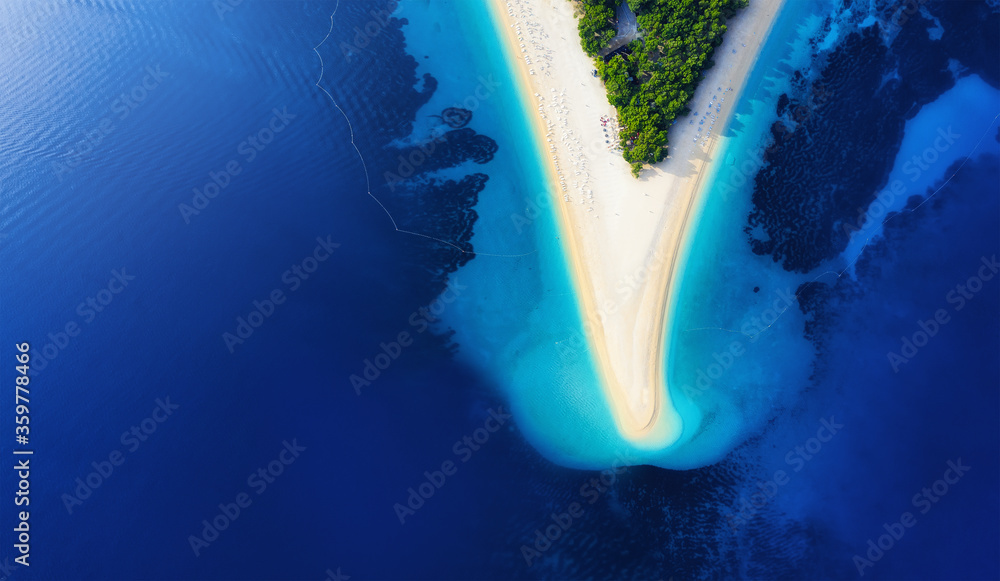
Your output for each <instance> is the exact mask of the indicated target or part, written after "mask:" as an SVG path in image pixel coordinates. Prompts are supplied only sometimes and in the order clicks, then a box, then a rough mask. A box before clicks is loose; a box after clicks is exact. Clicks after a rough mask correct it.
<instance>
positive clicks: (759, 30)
mask: <svg viewBox="0 0 1000 581" xmlns="http://www.w3.org/2000/svg"><path fill="white" fill-rule="evenodd" d="M783 1H784V0H751V5H750V7H749V8H747V9H745V10H743V11H742V12H741V13H740V14H739V15H738V16H737V17H736V18H735V19H733V20H732V21H730V22H729V29H728V31H727V32H726V36H725V42H724V43H723V45H722V46H720V47H719V48H718V49H717V50H716V53H715V58H714V60H715V66H714V67H713V68H712V69H711V70H710V71H709V72H708V74H707V76H706V78H705V79H703V80H702V82H701V84H700V86H699V89H698V91H697V93H696V95H695V98H694V99H693V100H692V102H691V105H690V107H691V109H692V111H693V112H696V113H697V115H694V114H692V115H689V116H687V117H681V118H679V119H678V121H677V123H676V125H675V126H674V127H673V128H672V130H671V132H670V149H669V150H668V152H669V155H670V157H669V158H668V159H667V160H665V161H664V162H662V163H660V164H658V165H657V166H655V167H653V168H652V169H649V168H647V169H645V170H644V171H643V173H642V175H641V177H640V179H638V180H637V179H635V178H633V177H632V175H631V171H630V168H629V165H628V163H626V162H625V161H624V160H623V159H622V157H621V154H620V153H619V152H612V151H609V150H608V147H609V145H608V144H606V143H605V140H607V141H610V142H611V143H612V144H613V143H614V142H615V141H616V140H617V139H616V134H617V131H616V130H614V129H612V128H611V127H610V124H609V127H608V131H607V133H605V132H604V128H603V127H602V125H601V121H600V119H601V117H602V116H605V117H612V118H613V117H614V116H615V111H614V108H613V107H612V106H611V105H610V104H609V103H608V100H607V96H606V92H605V89H604V86H603V83H602V82H601V81H600V80H599V79H597V78H595V77H593V76H592V72H591V71H592V70H593V69H594V66H593V62H592V61H591V59H590V58H589V57H587V56H586V55H585V54H584V52H583V50H582V49H581V48H580V42H579V36H578V33H577V23H576V18H575V16H574V14H573V12H574V9H575V4H574V3H571V2H569V1H568V0H492V9H493V11H494V13H495V15H496V17H497V18H496V21H497V22H498V25H500V26H502V27H503V28H504V33H505V36H506V38H507V41H508V42H507V45H506V48H507V49H508V50H509V51H511V54H513V55H516V62H517V64H518V68H519V73H520V75H521V76H522V80H523V82H524V84H525V86H530V87H531V88H530V89H529V90H528V92H527V94H525V95H524V96H525V98H527V99H529V100H530V101H531V109H532V110H534V111H535V112H536V115H535V116H534V119H533V121H534V125H535V130H536V134H537V137H538V140H539V143H540V147H541V148H542V149H543V150H544V151H545V152H546V153H547V156H548V158H549V160H550V167H549V173H550V180H551V183H552V191H551V195H552V196H553V198H554V200H555V202H556V207H557V208H559V215H560V225H561V229H562V231H563V233H564V235H563V236H562V239H563V241H564V242H565V247H566V251H567V253H568V255H569V258H570V262H571V264H572V265H573V271H574V278H575V280H574V283H575V285H576V287H577V294H578V296H579V299H580V304H581V309H582V312H583V317H584V320H585V321H587V322H588V323H589V325H588V327H589V333H588V337H587V339H588V345H589V346H590V348H591V350H592V353H593V355H594V356H595V361H596V362H597V365H598V366H599V369H600V372H601V375H602V379H603V387H604V389H605V390H606V394H607V396H608V399H609V400H610V401H611V403H612V413H613V415H614V416H615V419H616V422H617V425H618V428H619V430H620V431H621V433H622V435H623V436H624V437H627V438H629V439H630V440H633V441H636V442H638V441H643V442H645V443H646V444H647V445H651V446H658V447H659V446H664V445H669V444H670V443H673V442H674V441H675V440H676V439H677V438H678V437H679V436H680V430H681V424H680V417H679V415H678V414H677V412H676V411H675V409H674V407H673V405H672V404H671V401H670V397H669V395H668V391H667V389H666V386H665V385H664V377H665V374H664V369H663V363H664V341H663V339H664V328H665V324H666V313H667V307H668V304H669V303H668V301H669V298H670V292H672V290H671V289H672V288H673V287H674V285H675V282H676V281H675V276H674V273H675V271H676V270H677V269H676V268H675V266H676V262H677V255H678V252H679V250H680V247H681V242H682V240H683V237H684V235H685V229H686V227H687V226H688V225H689V215H690V214H691V209H692V208H693V206H694V201H695V200H696V197H697V196H698V194H699V193H700V192H701V191H702V190H704V189H706V188H705V186H706V185H707V184H705V183H703V181H702V176H704V175H706V174H707V173H709V170H710V165H709V164H711V163H712V162H713V161H714V154H715V151H716V146H717V145H718V143H719V140H718V139H717V135H718V134H719V133H720V132H721V131H722V130H723V128H724V127H725V126H726V122H727V121H728V120H729V118H730V116H731V115H732V106H733V104H734V103H735V102H736V101H738V99H739V93H740V91H742V89H743V86H744V84H745V82H746V78H747V76H748V75H749V72H750V70H751V68H752V66H753V64H754V62H755V60H756V57H757V54H758V53H759V50H760V47H761V46H762V45H763V42H764V40H765V38H766V36H767V34H768V32H769V30H770V28H771V25H772V24H773V21H774V17H775V16H776V15H777V13H778V11H779V9H780V7H781V5H782V3H783ZM733 49H735V50H736V53H735V54H734V53H733ZM719 87H721V88H722V90H721V91H719V90H717V89H718V88H719ZM713 96H714V97H715V99H714V102H712V105H711V109H710V114H709V116H708V117H707V118H706V117H705V113H706V112H709V102H710V100H711V99H712V97H713ZM723 98H724V101H723V100H722V99H723ZM719 106H721V107H720V108H719V110H718V111H717V110H716V108H717V107H719ZM713 116H714V117H713ZM702 119H704V120H705V122H704V124H702V125H700V124H699V122H700V121H701V120H702ZM691 120H694V124H689V123H688V122H689V121H691ZM710 127H711V131H710V132H709V128H710ZM699 130H701V132H700V136H699V137H697V138H695V136H696V134H697V133H698V131H699ZM706 134H707V137H706ZM703 143H704V144H705V145H702V144H703ZM567 196H568V201H566V200H567Z"/></svg>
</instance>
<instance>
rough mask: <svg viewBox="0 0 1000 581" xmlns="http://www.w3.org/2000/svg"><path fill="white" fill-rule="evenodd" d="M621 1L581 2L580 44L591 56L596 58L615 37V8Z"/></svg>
mask: <svg viewBox="0 0 1000 581" xmlns="http://www.w3.org/2000/svg"><path fill="white" fill-rule="evenodd" d="M618 2H619V0H580V4H581V5H582V6H581V7H582V9H583V11H582V12H581V13H580V22H579V28H580V44H582V45H583V50H584V52H586V53H587V54H589V55H590V56H596V55H597V53H598V52H599V51H600V50H601V49H602V48H604V47H606V46H608V43H610V42H611V39H612V38H614V37H615V33H616V21H615V8H616V7H617V6H618Z"/></svg>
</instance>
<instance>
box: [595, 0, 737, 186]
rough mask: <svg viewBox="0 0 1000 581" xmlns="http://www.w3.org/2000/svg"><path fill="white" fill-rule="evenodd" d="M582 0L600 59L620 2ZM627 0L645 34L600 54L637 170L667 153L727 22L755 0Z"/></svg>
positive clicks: (612, 33)
mask: <svg viewBox="0 0 1000 581" xmlns="http://www.w3.org/2000/svg"><path fill="white" fill-rule="evenodd" d="M576 1H577V2H578V3H579V6H580V8H581V10H582V12H581V15H580V20H579V30H580V40H581V44H582V46H583V50H584V51H585V52H586V53H587V54H588V55H590V56H592V57H597V55H598V53H599V52H600V51H601V50H602V49H604V48H605V47H607V46H608V43H609V42H610V41H611V39H612V38H614V36H615V32H616V24H617V23H616V21H615V8H616V7H617V5H618V0H576ZM622 1H626V0H622ZM627 1H628V3H629V7H630V8H631V9H632V10H633V11H634V12H635V13H636V19H637V21H638V23H639V29H640V30H641V31H642V38H640V39H639V40H635V41H632V43H631V44H629V46H628V47H627V48H625V49H621V50H619V51H616V52H615V53H614V54H613V55H611V56H610V57H607V58H600V57H597V58H596V59H595V60H596V67H597V71H598V73H599V75H600V77H601V79H602V80H603V81H604V84H605V87H606V88H607V91H608V102H610V103H611V105H613V106H614V107H615V109H616V110H617V112H618V121H619V125H620V126H621V127H622V130H621V134H620V135H619V139H620V140H621V144H622V150H623V153H622V155H623V157H624V158H625V159H626V160H627V161H629V162H630V163H632V169H633V173H634V174H636V175H638V172H639V170H640V169H641V168H642V164H644V163H656V162H659V161H662V160H663V158H664V157H665V156H666V153H667V150H666V145H667V131H668V129H669V128H670V126H671V125H672V124H673V122H674V120H675V119H676V118H677V116H678V115H681V114H684V113H686V112H687V104H688V101H690V99H691V97H692V96H693V95H694V91H695V89H696V88H697V86H698V81H699V80H700V79H701V76H702V73H703V72H704V71H705V70H707V69H709V68H711V67H712V65H713V64H714V63H713V62H712V60H711V59H712V54H713V53H714V52H715V48H716V47H717V46H719V45H720V44H722V37H723V35H724V34H725V32H726V20H727V19H728V18H730V17H732V16H733V15H734V14H736V12H737V11H738V10H739V9H740V8H743V7H746V6H747V5H748V3H749V0H627Z"/></svg>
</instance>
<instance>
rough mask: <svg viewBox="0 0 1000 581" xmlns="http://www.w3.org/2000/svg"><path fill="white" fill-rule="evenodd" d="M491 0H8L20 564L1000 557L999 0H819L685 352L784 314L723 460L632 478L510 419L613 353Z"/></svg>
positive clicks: (920, 565)
mask: <svg viewBox="0 0 1000 581" xmlns="http://www.w3.org/2000/svg"><path fill="white" fill-rule="evenodd" d="M472 2H473V0H403V1H402V2H401V3H399V5H398V6H397V5H396V4H397V3H396V2H392V1H390V0H385V1H383V0H341V1H340V2H339V3H338V2H337V1H336V0H329V1H295V0H282V1H266V0H260V1H254V0H244V1H242V2H238V1H235V0H219V1H215V2H212V1H208V0H204V1H202V0H188V1H183V2H167V1H160V0H153V1H149V2H118V1H111V0H107V1H90V2H76V1H70V0H7V1H5V2H3V3H2V4H0V35H2V36H0V42H2V46H0V48H2V50H0V184H3V188H2V197H0V266H2V268H3V269H4V273H3V281H2V283H0V338H2V341H0V361H6V362H7V363H6V366H3V365H0V386H2V387H0V389H2V390H3V393H2V394H0V397H2V398H4V399H3V400H2V401H5V402H7V403H6V404H4V405H0V432H2V433H3V434H6V435H4V436H0V455H3V457H4V459H3V460H2V462H0V466H3V467H4V468H3V469H2V473H0V474H2V475H0V483H2V484H0V524H2V525H3V528H2V529H0V530H2V531H3V532H2V533H0V565H2V569H0V578H9V579H122V580H125V579H129V580H131V579H317V580H320V579H338V578H340V579H346V578H347V577H348V576H349V577H350V578H351V579H355V580H362V579H508V578H510V579H543V578H544V579H574V580H575V579H671V578H672V579H678V580H679V579H693V578H702V579H704V578H707V579H732V578H747V579H854V578H861V579H871V578H875V579H995V578H1000V506H998V504H1000V502H998V491H1000V462H998V458H1000V454H998V441H1000V439H998V438H1000V422H998V411H1000V397H998V387H1000V366H998V363H1000V357H998V354H1000V336H998V329H1000V277H997V276H996V275H997V271H998V270H1000V265H997V262H996V260H997V258H1000V128H998V122H997V115H998V114H1000V57H998V54H1000V16H998V11H1000V8H998V7H997V6H996V3H995V2H987V1H983V2H978V1H968V2H965V1H963V2H949V1H932V0H928V1H927V2H923V3H921V8H920V10H919V11H916V12H913V13H912V14H909V13H907V14H905V16H906V18H905V19H904V18H901V17H900V16H901V14H900V13H898V12H897V11H898V10H899V8H900V5H899V4H896V3H893V2H889V1H888V0H871V1H865V2H859V1H858V0H854V1H853V2H851V1H847V0H788V6H787V7H786V8H785V9H784V12H783V14H782V16H781V18H780V19H779V21H778V23H777V24H776V27H775V31H774V33H773V35H772V38H771V39H769V41H768V44H767V46H766V47H765V50H764V53H763V56H762V57H761V61H760V64H759V65H758V67H757V68H756V69H755V71H754V75H753V76H752V78H751V80H750V82H749V84H748V88H747V90H746V92H745V93H744V95H743V97H742V99H741V101H740V103H739V106H738V108H737V117H736V119H735V120H734V121H733V122H732V123H730V124H729V125H728V126H727V127H726V129H725V130H724V132H723V134H724V136H725V139H726V142H725V144H724V147H723V153H721V154H720V155H722V156H723V158H722V159H724V160H725V163H724V164H722V165H721V166H720V167H719V169H718V170H717V172H718V173H717V174H716V176H715V183H716V186H715V187H714V189H713V190H711V191H710V192H709V195H708V196H706V197H705V201H704V204H703V207H702V208H700V215H701V219H700V220H699V223H698V228H697V229H696V231H695V233H694V235H693V236H692V237H691V238H690V240H689V244H688V247H687V248H686V253H687V257H688V262H687V267H686V269H685V272H684V278H683V279H682V280H681V282H680V287H679V288H680V297H681V298H680V301H681V303H682V304H684V305H685V307H684V309H683V313H682V315H680V316H678V317H677V318H675V319H674V321H675V322H674V325H675V327H674V336H675V337H676V339H675V345H674V347H673V348H672V351H671V352H670V353H667V354H665V357H668V360H669V361H670V362H671V363H672V365H671V373H672V374H674V375H673V376H672V377H671V379H672V381H674V382H677V385H682V384H684V383H685V382H688V383H692V382H697V378H698V371H699V370H701V369H704V368H705V366H706V365H707V364H708V363H710V362H711V361H712V357H713V353H715V352H717V351H718V350H719V349H720V346H725V345H727V344H729V342H731V341H732V340H733V337H734V336H735V337H738V338H740V339H739V340H742V341H747V345H748V347H750V348H749V349H748V351H747V356H746V357H742V358H741V359H740V361H739V362H737V363H736V365H735V366H734V367H733V368H732V370H731V371H730V373H729V374H727V375H726V376H725V379H723V380H720V385H721V384H723V383H724V384H725V387H726V390H725V391H723V390H722V389H721V388H720V389H717V390H708V391H707V393H706V395H705V397H706V398H707V399H705V400H701V401H702V404H701V405H705V406H706V408H705V409H710V410H711V413H710V414H707V420H706V425H707V426H709V431H707V432H706V433H711V434H715V435H716V436H717V435H718V434H723V436H720V437H718V439H716V440H713V443H712V444H711V446H712V447H713V448H712V449H716V448H717V449H721V450H723V453H720V454H718V456H719V457H718V458H714V459H713V460H714V461H713V462H712V463H711V464H710V465H708V466H704V467H701V468H697V469H694V470H687V471H672V470H664V469H661V468H656V467H653V466H635V467H630V468H628V469H627V470H624V471H622V472H620V473H617V474H615V473H601V472H600V471H593V470H579V469H574V468H567V467H564V466H563V465H561V464H559V463H555V462H553V461H552V458H553V456H554V453H553V452H552V450H551V449H549V448H547V447H546V445H545V437H546V434H541V433H539V430H540V429H541V428H540V427H539V426H543V427H544V425H543V424H540V423H539V422H537V421H531V422H527V421H524V422H523V426H522V424H519V415H518V409H517V406H516V405H515V406H513V407H514V408H515V409H514V412H513V416H512V417H511V416H510V415H509V414H510V413H511V408H512V405H511V404H512V402H517V401H524V396H525V393H527V391H528V390H533V389H543V388H544V387H545V386H546V385H551V386H558V389H554V390H553V391H552V392H551V393H549V392H545V393H542V395H540V396H538V397H539V398H541V399H540V401H543V402H547V401H549V400H546V399H545V398H552V401H560V399H559V398H561V397H569V396H567V395H566V394H567V393H569V394H571V395H572V397H574V398H576V401H591V400H592V399H593V398H594V397H595V396H594V395H593V392H588V391H587V390H588V389H589V388H590V387H589V386H590V385H591V384H590V383H588V378H590V377H591V375H590V374H592V373H593V370H592V368H591V367H590V363H589V361H588V360H587V358H585V357H584V358H575V359H572V360H561V359H558V358H553V357H554V354H555V352H554V351H545V350H543V349H542V348H541V347H540V346H544V345H549V346H551V344H552V343H553V341H557V340H559V339H560V338H564V337H566V336H568V335H571V334H572V333H573V330H574V325H576V326H578V325H579V319H578V315H577V314H576V311H575V302H574V299H573V297H572V288H571V285H570V284H569V281H568V278H567V277H566V274H565V265H564V264H563V263H562V258H561V257H560V256H559V255H558V252H557V251H558V248H559V244H558V241H557V238H556V236H557V233H556V232H555V229H554V219H553V216H552V214H551V210H550V209H548V208H546V207H544V205H542V206H543V207H540V208H538V210H539V213H538V214H537V218H533V219H532V220H531V221H530V224H529V225H527V226H525V227H524V228H523V229H514V228H512V224H514V223H515V222H512V221H511V216H512V215H514V214H521V213H524V212H525V211H526V208H528V207H529V206H531V205H532V203H533V202H537V201H538V199H539V196H544V188H542V187H541V186H540V184H539V183H538V182H539V180H540V179H541V178H540V176H541V175H542V174H541V170H540V167H541V166H540V164H539V162H538V159H537V157H536V155H535V152H534V151H533V150H532V148H530V147H528V146H527V145H526V143H527V139H528V136H529V134H528V132H527V123H526V122H525V119H524V115H525V114H526V111H525V109H524V107H523V105H522V101H521V100H520V98H519V95H518V93H517V91H518V87H517V84H516V82H515V81H514V80H513V78H512V77H511V76H510V69H509V66H508V65H509V63H507V61H506V59H505V57H504V55H503V54H502V53H501V52H500V48H499V44H498V42H497V39H496V38H495V37H494V36H491V35H495V34H496V31H495V28H494V27H493V26H492V24H491V23H490V22H489V20H488V11H487V10H485V8H484V7H483V6H482V5H480V4H473V3H472ZM902 4H905V3H902ZM463 110H465V111H467V112H471V116H468V115H467V113H463V112H462V111H463ZM777 124H781V125H780V126H779V125H777ZM442 134H445V135H447V139H437V137H440V135H442ZM532 211H534V210H532ZM755 288H756V290H754V289H755ZM466 289H470V290H466ZM685 297H686V298H685ZM788 297H791V298H788ZM776 299H778V300H780V301H782V306H781V309H778V310H781V311H782V314H781V316H780V317H779V318H777V319H776V320H775V321H774V322H773V324H771V325H768V326H767V332H765V333H763V334H761V335H760V337H761V339H762V340H761V341H756V340H755V341H754V342H753V345H752V346H751V345H750V342H749V337H748V336H747V335H746V334H745V333H746V331H741V329H742V328H743V326H744V325H745V324H746V323H747V322H748V321H749V320H750V317H752V316H754V315H757V316H764V317H766V316H769V315H768V314H767V311H768V308H769V306H773V305H774V304H775V303H774V301H775V300H776ZM734 331H739V332H737V333H735V335H734ZM741 333H742V334H741ZM751 335H753V336H757V333H756V332H752V333H751ZM22 342H28V343H30V346H31V349H30V355H31V360H30V365H31V373H30V384H29V386H28V387H29V393H28V395H27V397H28V399H29V402H28V404H27V405H28V408H29V410H30V412H29V413H28V414H27V416H28V417H29V418H30V424H28V425H29V426H30V432H28V436H27V437H28V441H27V442H25V443H18V442H17V441H16V440H15V437H16V435H18V434H24V433H25V432H24V431H22V432H16V431H15V429H16V426H17V425H18V424H16V423H15V421H16V420H15V417H16V416H18V415H23V414H21V412H19V411H18V410H17V408H16V407H15V405H16V404H17V403H18V402H16V401H15V396H16V395H17V393H16V391H15V390H16V386H15V379H16V377H17V375H18V372H17V370H16V368H15V367H16V365H17V362H16V356H17V354H18V352H19V351H18V349H17V345H18V344H21V343H22ZM706 362H707V363H706ZM581 378H582V379H581ZM539 386H541V387H539ZM560 389H561V390H564V391H562V392H560V391H559V390H560ZM678 389H679V388H678ZM22 395H23V394H22ZM588 398H591V399H588ZM594 401H596V400H594ZM704 402H708V403H704ZM21 403H23V402H21ZM696 403H697V402H696ZM713 406H714V407H713ZM520 412H521V413H522V414H527V413H536V412H537V409H535V408H531V407H530V406H522V408H521V409H520ZM523 417H524V416H523V415H522V418H523ZM582 417H583V420H593V427H592V428H589V429H592V430H593V431H592V432H587V434H586V437H583V436H581V437H579V438H578V439H576V440H573V437H574V435H573V432H572V430H569V429H567V431H566V433H565V437H566V438H567V439H569V440H570V441H571V442H572V444H571V446H577V447H578V448H579V449H580V450H587V449H588V448H591V447H592V446H594V442H595V441H596V437H595V436H594V435H593V434H594V433H597V434H600V433H601V429H602V428H601V425H602V424H600V422H601V421H603V420H606V419H607V413H606V410H601V409H597V408H593V407H591V408H588V410H587V413H586V414H583V415H582ZM557 419H558V418H557ZM583 420H579V421H583ZM552 424H553V429H555V426H556V425H557V424H559V422H558V421H555V420H553V422H552ZM563 428H564V429H566V428H565V426H564V427H563ZM711 430H714V431H711ZM548 436H551V434H548ZM716 436H713V437H716ZM560 437H563V434H562V433H560ZM609 446H610V444H609ZM15 450H18V451H25V450H31V451H32V452H33V454H32V455H30V456H26V455H21V456H16V455H14V454H13V451H15ZM24 458H30V476H29V477H28V478H27V481H28V483H29V487H30V488H29V492H30V494H29V496H28V498H29V499H30V505H28V506H22V505H19V504H15V503H16V502H18V501H17V500H16V499H17V498H19V497H18V496H17V495H16V492H17V491H18V488H19V486H21V487H22V488H23V486H24V485H23V484H20V482H21V481H22V480H23V479H22V478H21V477H19V476H18V474H17V471H16V470H13V469H12V467H13V466H14V465H15V464H16V463H17V462H18V461H19V460H23V459H24ZM563 464H566V462H564V463H563ZM966 467H968V468H966ZM779 473H780V475H779ZM602 476H603V477H604V478H605V481H604V482H603V484H602V482H601V478H602ZM595 479H596V480H595ZM609 481H610V483H609ZM946 481H947V482H946ZM939 482H940V484H939ZM428 487H430V488H428ZM428 490H432V491H433V495H431V496H430V497H429V498H420V496H419V495H420V492H418V491H428ZM415 495H416V496H415ZM425 496H427V495H426V494H425ZM414 498H416V499H417V500H413V499H414ZM573 503H578V504H579V505H580V506H582V516H579V517H574V520H573V523H572V524H571V525H569V526H567V527H565V530H564V531H563V532H560V533H559V537H558V539H557V540H556V541H553V542H552V543H551V545H550V546H548V547H547V548H545V549H544V550H542V551H541V552H540V554H539V555H538V556H537V557H534V558H531V559H528V558H526V557H525V552H524V550H523V548H524V547H531V546H534V544H535V542H536V538H537V535H538V534H539V533H538V531H540V530H545V529H546V528H547V527H549V526H550V525H552V524H554V523H558V522H560V521H559V519H561V518H563V517H562V516H561V515H563V513H568V511H569V510H570V508H569V507H570V506H571V505H572V504H573ZM24 510H28V511H30V517H29V519H28V523H29V525H30V561H29V563H30V565H29V566H25V565H23V564H18V563H16V562H15V557H18V556H19V555H20V554H21V553H20V551H19V549H18V548H17V547H15V544H17V543H18V540H17V538H16V535H17V533H16V532H14V531H13V530H12V529H13V528H14V527H15V526H17V523H18V522H19V517H18V514H17V513H18V512H19V511H24ZM904 513H908V514H909V516H908V517H907V516H905V514H904ZM553 515H555V517H553ZM553 518H555V519H556V520H555V521H554V520H553ZM562 522H565V521H562ZM899 523H902V524H899ZM557 526H558V524H557ZM893 535H895V537H898V538H893ZM880 545H881V546H880ZM873 547H874V548H873Z"/></svg>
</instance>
